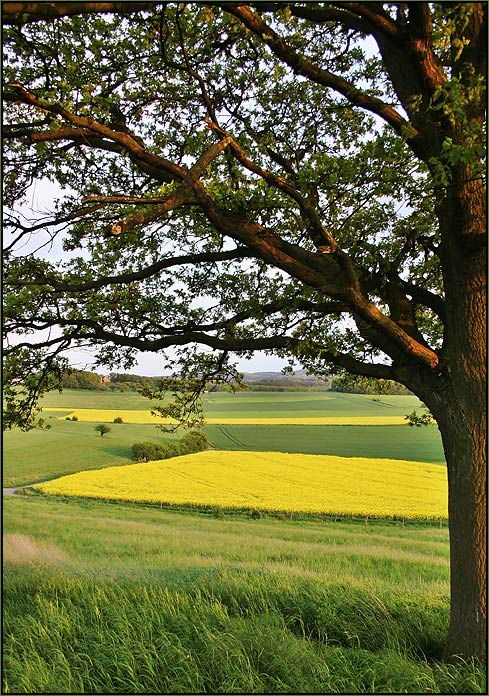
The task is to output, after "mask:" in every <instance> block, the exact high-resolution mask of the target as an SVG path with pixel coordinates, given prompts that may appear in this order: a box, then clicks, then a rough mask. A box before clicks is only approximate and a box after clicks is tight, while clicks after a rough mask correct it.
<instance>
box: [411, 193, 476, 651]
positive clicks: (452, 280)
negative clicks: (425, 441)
mask: <svg viewBox="0 0 489 696" xmlns="http://www.w3.org/2000/svg"><path fill="white" fill-rule="evenodd" d="M467 189H468V187H467V186H460V187H458V188H457V187H454V189H452V191H455V192H456V194H457V195H452V196H449V197H447V199H446V200H445V201H444V203H443V204H442V205H441V206H440V208H439V209H438V211H437V212H438V216H439V220H440V227H441V231H442V240H443V241H442V246H441V256H442V263H443V272H444V281H445V301H446V311H447V317H446V323H445V335H444V345H443V350H442V367H443V376H442V377H441V380H442V381H443V384H444V386H443V388H442V389H435V390H433V391H432V392H431V393H430V392H429V389H428V388H425V390H424V391H425V393H424V399H423V400H424V401H425V403H426V404H427V405H428V407H429V408H430V410H431V412H432V413H433V415H434V417H435V418H436V420H437V423H438V427H439V429H440V432H441V436H442V440H443V446H444V450H445V457H446V460H447V467H448V513H449V528H450V587H451V602H450V628H449V635H448V641H447V644H446V648H445V655H444V657H445V659H447V660H453V659H455V658H456V656H460V657H462V658H465V659H470V658H472V657H475V658H479V659H481V660H483V661H484V660H485V659H486V655H487V628H486V626H487V624H486V544H487V536H486V529H487V528H486V523H487V509H486V505H487V504H486V491H487V488H486V485H487V469H486V466H487V462H486V438H487V403H486V278H487V275H486V253H485V248H484V247H483V245H482V244H481V238H482V237H483V235H484V234H485V215H484V212H485V195H484V193H483V191H482V190H481V189H480V188H479V190H478V191H477V192H476V194H475V195H470V192H469V191H468V190H467Z"/></svg>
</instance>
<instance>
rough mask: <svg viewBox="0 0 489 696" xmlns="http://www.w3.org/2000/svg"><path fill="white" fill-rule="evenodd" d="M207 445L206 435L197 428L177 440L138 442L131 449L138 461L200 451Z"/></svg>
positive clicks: (167, 457)
mask: <svg viewBox="0 0 489 696" xmlns="http://www.w3.org/2000/svg"><path fill="white" fill-rule="evenodd" d="M208 447H209V440H208V439H207V435H206V434H205V433H203V432H201V431H198V430H191V431H190V432H188V433H187V434H186V435H184V436H183V437H182V439H181V440H178V441H177V442H162V443H156V442H139V443H136V444H134V445H133V446H132V451H133V452H134V456H135V457H136V460H137V461H138V462H145V461H146V462H147V461H154V460H157V459H169V458H170V457H178V456H179V455H182V454H192V452H202V450H206V449H208Z"/></svg>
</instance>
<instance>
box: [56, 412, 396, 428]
mask: <svg viewBox="0 0 489 696" xmlns="http://www.w3.org/2000/svg"><path fill="white" fill-rule="evenodd" d="M46 410H49V411H53V412H56V411H63V412H65V414H66V411H67V410H69V409H66V408H49V409H46ZM72 416H76V417H77V418H78V420H79V421H84V422H93V423H112V422H113V421H114V418H122V420H123V421H124V423H170V422H172V423H175V422H176V421H174V420H173V419H171V418H162V417H161V416H153V415H152V414H151V412H150V411H130V410H122V409H96V408H76V409H73V410H70V413H69V416H68V415H64V416H61V417H60V420H64V419H65V418H67V417H70V418H71V417H72ZM206 423H208V424H209V425H214V424H220V425H404V424H406V421H405V419H404V416H323V417H317V418H316V417H312V418H305V417H304V418H302V417H300V416H297V417H295V416H294V417H284V418H274V417H271V418H268V417H267V418H258V417H251V418H225V417H217V418H206Z"/></svg>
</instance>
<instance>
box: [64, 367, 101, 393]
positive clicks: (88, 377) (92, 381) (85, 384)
mask: <svg viewBox="0 0 489 696" xmlns="http://www.w3.org/2000/svg"><path fill="white" fill-rule="evenodd" d="M61 386H62V387H63V389H93V390H96V391H105V390H106V389H107V385H106V384H105V383H104V382H103V381H102V377H101V375H98V374H97V373H96V372H89V371H88V370H73V369H72V370H69V371H68V372H65V373H64V374H63V375H62V377H61Z"/></svg>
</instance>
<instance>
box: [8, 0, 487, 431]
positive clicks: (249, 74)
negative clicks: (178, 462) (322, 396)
mask: <svg viewBox="0 0 489 696" xmlns="http://www.w3.org/2000/svg"><path fill="white" fill-rule="evenodd" d="M91 4H92V3H80V5H91ZM117 4H118V3H115V5H117ZM34 5H36V3H34ZM128 5H132V4H131V3H128ZM476 5H477V3H459V4H457V3H453V4H450V5H447V4H446V3H445V4H443V3H434V4H432V5H428V4H426V3H408V4H407V5H406V6H405V5H401V4H399V3H382V4H380V3H364V4H362V3H342V4H341V3H337V4H336V3H331V4H330V3H311V4H307V5H305V4H301V3H299V4H297V3H290V4H283V3H259V4H258V3H257V4H255V5H253V6H252V5H237V4H235V3H213V4H210V3H208V4H206V3H195V4H191V3H171V2H170V3H143V4H142V5H141V9H139V11H133V9H134V8H132V7H131V8H129V7H128V8H127V11H120V8H119V11H118V12H115V13H111V14H102V13H97V12H95V13H91V14H69V15H68V16H59V17H56V18H53V17H51V18H49V19H47V20H45V19H42V18H41V19H40V15H38V16H34V17H29V16H28V15H24V16H23V18H22V17H21V18H20V19H19V18H18V17H14V16H12V18H11V19H10V20H9V18H8V17H7V21H8V22H9V21H10V22H12V23H11V25H10V26H9V27H7V28H6V30H5V34H4V45H5V56H4V85H5V93H4V101H5V111H4V121H5V124H6V125H5V128H4V138H5V167H6V171H5V175H4V183H5V192H4V200H5V203H6V204H7V207H8V209H7V213H6V217H5V224H6V228H7V232H6V234H5V240H6V251H5V257H4V258H5V261H4V288H5V306H4V317H5V320H4V332H5V335H6V337H7V339H6V340H7V343H6V351H5V354H6V361H7V362H6V373H5V374H6V375H7V380H8V384H9V385H11V386H9V388H8V390H7V393H6V396H7V407H8V409H7V410H8V414H7V418H6V421H5V423H6V425H7V426H10V425H12V424H16V423H17V424H20V425H21V426H22V427H30V425H32V423H33V419H34V413H35V410H34V409H35V404H36V400H37V398H38V396H39V395H40V394H42V393H43V391H44V390H46V389H48V388H52V387H53V385H56V384H58V383H59V377H60V374H61V373H62V372H63V370H65V369H66V359H65V357H64V356H65V353H66V351H67V350H68V349H71V348H73V347H80V346H89V347H91V348H92V349H93V350H94V351H95V354H96V356H97V362H96V364H97V365H104V366H109V367H110V368H112V369H113V368H114V367H122V368H123V369H129V368H130V367H131V366H132V365H133V364H134V362H135V360H136V357H137V354H138V351H152V352H157V353H158V354H160V355H161V356H162V372H164V371H165V370H168V369H170V370H171V371H172V373H173V374H174V375H175V376H176V377H178V376H182V377H185V379H186V380H187V382H186V386H187V387H188V388H189V389H190V390H193V391H194V392H195V391H198V390H199V389H202V388H203V386H204V385H205V382H206V381H207V380H208V379H213V380H218V379H220V380H224V381H226V380H234V379H235V377H236V369H235V367H234V362H233V360H234V356H241V357H244V356H249V355H251V354H252V352H253V351H255V350H265V351H268V352H274V353H276V354H278V355H281V356H288V357H290V358H291V360H297V361H299V362H300V363H301V364H302V365H304V366H305V367H306V368H307V369H308V370H310V371H312V372H315V373H317V374H325V373H327V372H330V371H331V369H335V370H337V371H338V370H339V371H341V370H343V371H348V372H351V373H353V374H359V375H364V376H366V377H376V378H383V379H395V380H397V381H399V382H401V383H403V384H407V385H408V386H410V387H411V388H412V385H413V379H414V378H413V374H414V373H416V375H417V376H416V379H418V380H422V379H423V370H425V371H428V370H429V371H433V370H435V371H436V370H437V369H439V365H440V359H441V356H442V349H443V335H444V333H443V332H444V314H445V306H444V288H443V281H442V273H441V261H440V252H439V245H440V232H439V228H438V221H437V216H436V206H437V204H439V202H440V200H441V199H442V198H443V196H444V195H445V191H446V188H447V186H449V185H450V181H451V178H452V176H453V171H454V168H456V167H460V166H466V167H468V166H470V171H471V176H472V177H473V179H474V180H477V181H478V180H480V177H481V176H482V174H481V171H483V170H482V169H481V164H480V162H481V153H482V150H483V143H484V137H483V122H482V119H481V115H480V112H481V109H480V104H481V100H482V99H483V97H482V89H483V87H482V83H483V78H482V77H481V74H480V70H478V69H477V67H478V66H477V65H476V63H475V61H472V63H470V65H471V67H470V69H469V67H467V66H468V65H469V58H470V55H469V50H472V52H474V50H475V49H474V46H473V44H471V41H470V36H469V35H468V29H467V27H469V26H470V27H471V26H473V24H474V17H475V16H476V15H475V12H476V10H475V9H474V8H475V7H476ZM51 11H52V12H55V10H54V9H52V10H50V12H51ZM80 12H82V9H80ZM60 13H62V11H61V10H60ZM471 13H472V14H471ZM31 19H34V20H39V21H30V20H31ZM421 40H423V41H424V43H423V45H422V46H421V43H420V41H421ZM402 61H404V62H405V64H406V65H407V68H406V71H407V72H408V73H409V75H407V76H406V75H404V76H400V75H399V74H398V73H399V71H398V65H399V64H401V63H402ZM423 61H424V62H423ZM396 66H397V67H396ZM474 66H475V67H474ZM409 71H411V72H409ZM423 71H424V72H423ZM403 80H404V81H403ZM46 181H49V182H52V183H54V184H56V186H57V187H59V188H60V193H59V195H58V194H56V197H55V199H53V200H50V201H47V202H46V209H45V210H44V211H42V213H38V212H36V213H34V212H29V211H28V208H29V201H30V200H31V196H32V187H33V185H37V186H38V188H39V190H40V189H41V188H42V187H43V186H44V185H45V182H46ZM49 190H51V189H49ZM168 348H172V349H173V350H172V351H170V352H167V353H166V354H165V350H166V349H168ZM28 375H29V377H28V379H26V377H27V376H28ZM167 386H169V387H170V388H174V387H175V386H176V385H175V383H174V382H172V381H170V383H169V385H167ZM188 405H189V403H188V402H185V403H180V404H177V406H174V407H173V411H172V414H171V415H178V414H180V415H181V414H182V413H184V412H186V409H187V408H188ZM190 405H191V406H192V407H194V406H195V403H194V401H191V402H190Z"/></svg>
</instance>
